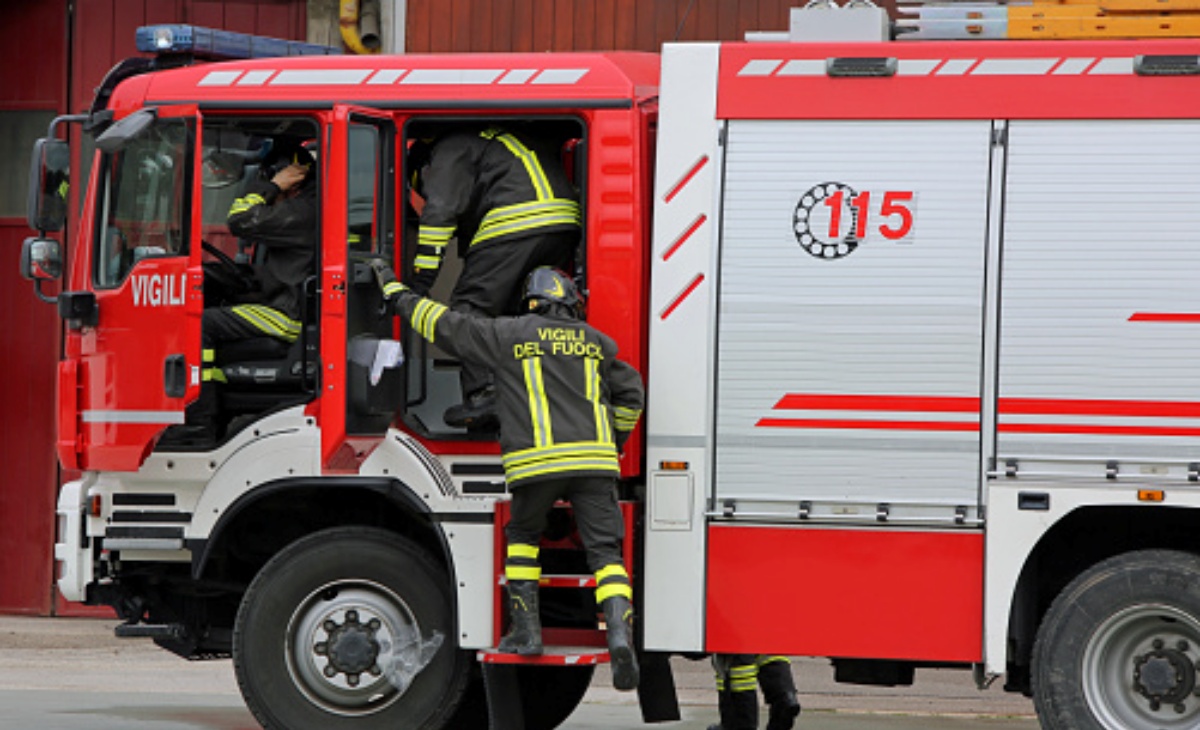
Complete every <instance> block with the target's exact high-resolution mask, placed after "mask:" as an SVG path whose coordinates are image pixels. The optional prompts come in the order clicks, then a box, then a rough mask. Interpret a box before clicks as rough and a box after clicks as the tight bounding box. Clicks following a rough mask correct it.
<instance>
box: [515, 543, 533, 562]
mask: <svg viewBox="0 0 1200 730" xmlns="http://www.w3.org/2000/svg"><path fill="white" fill-rule="evenodd" d="M538 550H539V548H538V546H537V545H525V544H523V543H519V542H514V543H512V544H510V545H509V546H508V557H510V558H531V559H533V560H537V556H538Z"/></svg>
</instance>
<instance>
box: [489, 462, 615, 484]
mask: <svg viewBox="0 0 1200 730" xmlns="http://www.w3.org/2000/svg"><path fill="white" fill-rule="evenodd" d="M581 471H589V472H609V473H611V474H612V475H613V476H620V475H621V467H620V465H619V464H618V463H617V462H616V460H615V459H614V460H613V461H612V462H611V463H610V462H607V461H583V460H579V459H576V460H568V459H564V460H562V461H556V462H554V463H553V464H546V465H543V466H536V467H533V466H531V467H526V468H523V469H511V470H508V471H505V472H504V478H505V479H506V480H508V483H509V484H514V483H516V482H519V481H521V480H522V479H529V478H531V477H544V476H549V475H551V474H570V473H574V472H581Z"/></svg>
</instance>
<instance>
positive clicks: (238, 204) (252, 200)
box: [229, 193, 267, 215]
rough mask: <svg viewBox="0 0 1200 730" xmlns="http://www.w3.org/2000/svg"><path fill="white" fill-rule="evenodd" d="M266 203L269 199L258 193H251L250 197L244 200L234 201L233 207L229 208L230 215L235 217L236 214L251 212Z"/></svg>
mask: <svg viewBox="0 0 1200 730" xmlns="http://www.w3.org/2000/svg"><path fill="white" fill-rule="evenodd" d="M266 202H267V199H266V198H264V197H263V196H261V195H259V194H258V193H250V194H249V195H247V196H245V197H243V198H238V199H237V200H235V201H233V205H232V206H230V208H229V215H234V214H236V213H245V212H246V211H248V210H250V209H251V208H253V207H254V206H256V205H263V204H264V203H266Z"/></svg>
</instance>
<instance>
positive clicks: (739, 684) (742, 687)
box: [729, 679, 757, 692]
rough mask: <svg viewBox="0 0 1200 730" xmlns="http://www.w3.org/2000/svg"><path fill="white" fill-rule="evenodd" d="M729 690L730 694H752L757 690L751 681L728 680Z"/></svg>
mask: <svg viewBox="0 0 1200 730" xmlns="http://www.w3.org/2000/svg"><path fill="white" fill-rule="evenodd" d="M729 689H730V691H732V692H753V691H754V690H756V689H757V687H756V686H755V682H754V680H753V679H735V680H730V682H729Z"/></svg>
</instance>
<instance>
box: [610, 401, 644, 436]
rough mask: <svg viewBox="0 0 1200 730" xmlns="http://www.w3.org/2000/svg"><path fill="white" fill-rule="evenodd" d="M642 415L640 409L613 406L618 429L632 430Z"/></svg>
mask: <svg viewBox="0 0 1200 730" xmlns="http://www.w3.org/2000/svg"><path fill="white" fill-rule="evenodd" d="M641 417H642V412H641V410H640V409H637V408H622V407H621V406H613V418H614V420H615V421H616V426H617V430H618V431H632V430H633V428H634V426H636V425H637V422H638V419H640V418H641Z"/></svg>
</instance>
